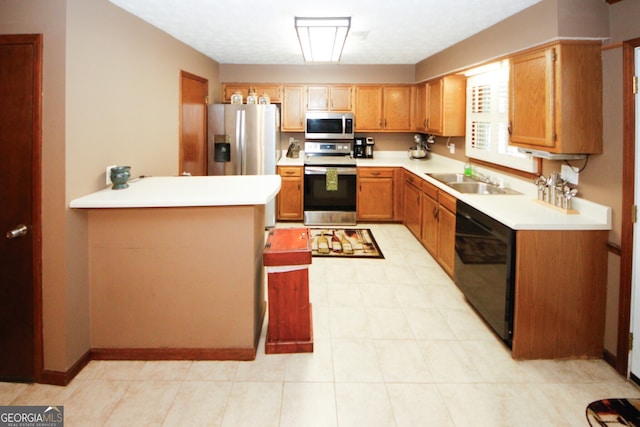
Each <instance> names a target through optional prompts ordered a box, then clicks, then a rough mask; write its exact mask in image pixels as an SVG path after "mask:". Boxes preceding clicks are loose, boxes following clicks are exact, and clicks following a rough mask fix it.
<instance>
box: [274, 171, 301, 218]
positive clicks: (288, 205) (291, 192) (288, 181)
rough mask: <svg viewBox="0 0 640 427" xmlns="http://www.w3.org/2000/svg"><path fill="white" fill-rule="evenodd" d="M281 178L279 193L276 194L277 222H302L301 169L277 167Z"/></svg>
mask: <svg viewBox="0 0 640 427" xmlns="http://www.w3.org/2000/svg"><path fill="white" fill-rule="evenodd" d="M278 174H279V175H280V176H281V177H282V184H281V186H280V193H278V200H277V207H278V215H277V217H278V220H302V219H303V207H302V197H303V196H302V168H301V167H297V166H296V167H289V166H287V167H279V168H278Z"/></svg>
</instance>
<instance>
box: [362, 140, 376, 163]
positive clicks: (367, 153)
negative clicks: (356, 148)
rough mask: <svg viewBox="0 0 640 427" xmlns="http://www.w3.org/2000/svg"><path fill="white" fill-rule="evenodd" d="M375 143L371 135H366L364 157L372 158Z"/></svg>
mask: <svg viewBox="0 0 640 427" xmlns="http://www.w3.org/2000/svg"><path fill="white" fill-rule="evenodd" d="M374 144H375V142H374V141H373V137H372V136H368V137H367V144H366V145H365V149H364V157H365V158H367V159H373V145H374Z"/></svg>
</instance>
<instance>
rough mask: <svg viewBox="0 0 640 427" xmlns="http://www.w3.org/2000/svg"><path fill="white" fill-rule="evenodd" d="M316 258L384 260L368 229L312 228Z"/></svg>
mask: <svg viewBox="0 0 640 427" xmlns="http://www.w3.org/2000/svg"><path fill="white" fill-rule="evenodd" d="M310 233H311V236H310V238H311V255H312V256H314V257H344V258H384V255H382V252H381V251H380V248H379V247H378V244H377V243H376V239H374V238H373V234H372V233H371V230H369V229H368V228H311V229H310Z"/></svg>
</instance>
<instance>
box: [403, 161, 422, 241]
mask: <svg viewBox="0 0 640 427" xmlns="http://www.w3.org/2000/svg"><path fill="white" fill-rule="evenodd" d="M403 181H404V225H405V226H406V227H407V228H408V229H409V231H411V233H413V235H414V236H416V238H417V239H418V240H420V236H421V230H422V195H421V189H420V186H421V185H422V184H421V182H422V180H421V179H420V178H418V177H417V176H415V175H414V174H412V173H411V172H405V173H404V180H403Z"/></svg>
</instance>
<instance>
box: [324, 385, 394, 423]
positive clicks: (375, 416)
mask: <svg viewBox="0 0 640 427" xmlns="http://www.w3.org/2000/svg"><path fill="white" fill-rule="evenodd" d="M336 402H337V410H338V425H340V426H341V427H343V426H344V427H357V426H367V427H378V426H379V427H393V426H395V425H396V423H395V419H394V417H393V409H392V408H391V402H390V401H389V395H388V393H387V389H386V387H385V385H384V384H353V383H348V384H336Z"/></svg>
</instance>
